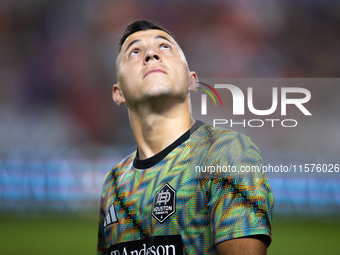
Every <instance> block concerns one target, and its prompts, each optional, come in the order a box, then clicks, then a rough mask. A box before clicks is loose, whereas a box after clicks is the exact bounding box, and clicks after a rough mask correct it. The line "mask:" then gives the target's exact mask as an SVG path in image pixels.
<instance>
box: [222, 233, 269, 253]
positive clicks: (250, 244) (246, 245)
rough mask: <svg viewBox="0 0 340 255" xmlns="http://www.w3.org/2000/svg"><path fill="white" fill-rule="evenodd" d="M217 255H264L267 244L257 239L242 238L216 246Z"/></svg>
mask: <svg viewBox="0 0 340 255" xmlns="http://www.w3.org/2000/svg"><path fill="white" fill-rule="evenodd" d="M216 248H217V253H218V255H236V254H237V255H266V254H267V244H266V243H265V242H263V241H262V240H261V239H259V238H255V237H243V238H236V239H231V240H228V241H224V242H221V243H219V244H217V245H216Z"/></svg>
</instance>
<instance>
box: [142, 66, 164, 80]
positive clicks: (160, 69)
mask: <svg viewBox="0 0 340 255" xmlns="http://www.w3.org/2000/svg"><path fill="white" fill-rule="evenodd" d="M152 73H165V74H166V72H165V71H164V70H163V69H162V68H160V67H152V68H150V69H149V70H147V71H146V73H145V75H144V78H145V77H146V76H148V75H149V74H152Z"/></svg>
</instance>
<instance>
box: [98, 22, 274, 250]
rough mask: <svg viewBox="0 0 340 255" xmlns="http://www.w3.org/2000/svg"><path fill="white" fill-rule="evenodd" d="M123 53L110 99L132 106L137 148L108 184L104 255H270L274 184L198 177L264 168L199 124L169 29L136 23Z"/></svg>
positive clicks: (225, 136)
mask: <svg viewBox="0 0 340 255" xmlns="http://www.w3.org/2000/svg"><path fill="white" fill-rule="evenodd" d="M119 47H120V48H119V53H118V57H117V60H116V77H117V84H115V85H114V86H113V99H114V101H115V102H116V103H117V104H118V105H123V104H125V105H126V106H127V108H128V113H129V118H130V123H131V127H132V130H133V133H134V136H135V139H136V142H137V145H138V148H137V151H136V152H134V153H132V154H131V155H129V156H128V157H127V158H125V159H124V160H123V161H122V162H120V163H119V164H118V165H117V166H115V167H114V168H113V170H112V171H111V172H109V173H108V174H107V176H106V177H105V180H104V184H103V191H102V197H101V207H100V222H99V235H98V254H112V255H118V254H120V255H121V254H129V255H130V254H136V255H137V254H139V255H140V254H143V255H144V254H145V255H146V254H253V255H254V254H255V255H256V254H266V250H267V246H268V245H269V244H270V241H271V237H270V228H271V218H272V209H273V195H272V193H271V189H270V186H269V183H268V180H267V178H266V177H265V176H261V175H260V174H258V173H256V174H254V175H250V176H249V175H248V176H241V177H240V178H239V177H237V176H236V175H234V174H232V173H228V174H226V175H224V176H213V175H211V176H209V175H208V176H207V175H200V174H199V173H197V171H195V169H197V166H199V167H201V166H228V165H229V166H233V167H236V168H237V169H238V170H240V167H241V166H254V165H255V166H260V165H261V164H263V160H262V157H261V156H260V153H259V150H258V148H257V146H256V145H255V144H254V143H253V142H252V140H251V139H250V138H249V137H247V136H245V135H241V134H239V133H237V132H234V131H230V130H224V129H221V128H214V127H211V126H209V125H207V124H204V123H202V122H200V121H196V122H195V121H194V120H193V119H192V117H191V112H190V98H189V91H195V90H196V87H197V85H198V83H197V82H198V80H197V75H196V73H195V72H191V71H189V68H188V64H187V62H186V59H185V56H184V54H183V52H182V50H181V48H180V47H179V46H178V44H177V43H176V41H175V40H174V39H173V36H172V35H171V34H170V33H169V32H168V31H167V30H165V29H164V28H162V27H160V26H158V25H156V24H154V23H152V22H150V21H146V20H138V21H135V22H133V23H131V24H130V25H129V26H128V27H127V28H126V29H125V33H124V35H123V37H122V39H121V41H120V46H119Z"/></svg>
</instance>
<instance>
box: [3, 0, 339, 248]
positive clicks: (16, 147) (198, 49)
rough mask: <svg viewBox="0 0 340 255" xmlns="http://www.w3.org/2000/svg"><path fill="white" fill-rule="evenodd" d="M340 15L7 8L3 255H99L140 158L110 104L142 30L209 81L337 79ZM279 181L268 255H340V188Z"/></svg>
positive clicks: (301, 7) (263, 1) (23, 4)
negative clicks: (115, 180) (134, 32)
mask: <svg viewBox="0 0 340 255" xmlns="http://www.w3.org/2000/svg"><path fill="white" fill-rule="evenodd" d="M339 14H340V2H339V1H336V0H295V1H293V0H255V1H254V0H252V1H251V0H237V1H227V0H212V1H203V0H196V1H194V0H182V1H170V0H159V1H156V0H145V1H138V0H124V1H119V0H111V1H109V0H96V1H95V0H81V1H80V0H74V1H65V0H48V1H47V0H30V1H25V0H24V1H23V0H20V1H19V0H0V55H1V58H0V254H6V255H7V254H93V253H95V249H96V235H97V216H98V215H97V214H98V213H97V212H98V206H99V198H100V192H101V184H102V180H103V178H104V175H105V174H106V173H107V172H108V171H109V170H110V169H111V168H112V167H113V166H114V165H115V164H116V163H117V162H119V161H120V160H121V159H122V158H123V156H126V155H127V154H128V153H129V152H132V151H133V150H134V149H135V147H136V145H135V143H134V138H133V135H132V133H131V129H130V127H129V122H128V117H127V112H126V109H125V108H124V107H120V108H119V107H118V106H116V105H115V104H114V103H113V102H112V99H111V89H112V85H113V84H114V82H115V74H114V68H115V57H116V50H117V42H118V39H119V37H120V35H121V34H122V33H123V29H124V27H125V26H126V25H127V24H128V23H129V22H130V21H132V20H135V19H138V18H146V19H151V20H154V21H158V22H160V23H161V24H162V25H163V26H165V27H166V28H168V29H169V30H170V31H172V32H173V33H174V35H175V37H176V39H177V41H178V42H179V44H180V45H181V47H182V48H183V51H184V52H185V54H186V56H187V59H188V62H189V65H190V69H191V70H195V71H196V72H197V73H198V75H199V76H200V77H233V78H245V77H252V78H266V77H268V78H269V77H281V78H292V77H297V78H299V77H300V78H306V77H308V78H313V77H317V78H330V77H332V78H338V77H339V76H340V46H339V45H340V33H339V31H340V15H339ZM330 94H332V95H333V96H334V98H335V96H338V95H339V94H340V93H339V89H337V90H336V91H331V92H330V93H320V94H319V101H320V100H321V101H322V100H327V98H328V97H329V96H330ZM311 104H313V102H311ZM333 118H335V120H334V122H333V123H331V124H332V129H331V128H329V129H327V132H331V133H332V134H333V135H332V141H333V143H332V144H333V147H332V146H331V147H329V151H331V152H332V153H333V154H334V155H335V156H337V155H338V154H339V146H338V147H336V146H334V144H337V145H338V144H339V143H337V141H339V139H340V134H339V132H338V129H339V125H338V123H339V115H337V116H333ZM269 136H270V133H269ZM295 138H296V139H298V137H294V134H293V137H292V138H291V139H295ZM282 139H283V140H284V139H285V138H284V137H283V138H282ZM334 141H335V142H334ZM263 147H264V148H263ZM326 147H327V146H326ZM260 148H261V150H262V149H263V151H264V157H265V159H266V160H267V159H268V157H269V161H270V160H271V157H273V158H275V157H278V155H279V156H280V157H282V158H284V159H287V160H289V157H290V154H291V153H292V152H291V149H292V148H291V147H289V144H282V146H281V147H278V148H277V153H276V151H275V150H274V151H270V150H269V149H266V148H265V145H261V146H260ZM329 151H327V150H326V149H323V151H322V152H321V154H322V155H324V154H327V153H328V152H329ZM295 152H296V151H294V152H293V153H294V154H295V157H299V154H296V153H295ZM337 158H338V157H337ZM306 163H308V162H306ZM333 163H340V162H339V161H338V162H333ZM270 182H271V185H272V189H273V192H274V196H275V216H274V224H273V243H272V245H271V247H270V248H269V252H268V254H320V253H323V254H340V252H339V249H338V248H339V245H338V238H339V237H340V235H339V234H340V232H339V229H340V228H339V227H340V223H339V219H340V217H339V216H340V182H339V179H325V178H323V179H313V178H306V179H304V178H301V179H293V178H290V179H279V178H273V179H271V180H270Z"/></svg>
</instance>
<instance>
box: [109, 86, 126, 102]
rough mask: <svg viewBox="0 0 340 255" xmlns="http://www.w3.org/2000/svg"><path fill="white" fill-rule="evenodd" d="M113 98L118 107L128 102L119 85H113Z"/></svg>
mask: <svg viewBox="0 0 340 255" xmlns="http://www.w3.org/2000/svg"><path fill="white" fill-rule="evenodd" d="M112 98H113V101H115V102H116V104H118V105H122V104H124V103H125V102H126V101H125V98H124V95H123V93H122V90H121V88H120V84H119V83H117V84H115V85H113V89H112Z"/></svg>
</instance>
